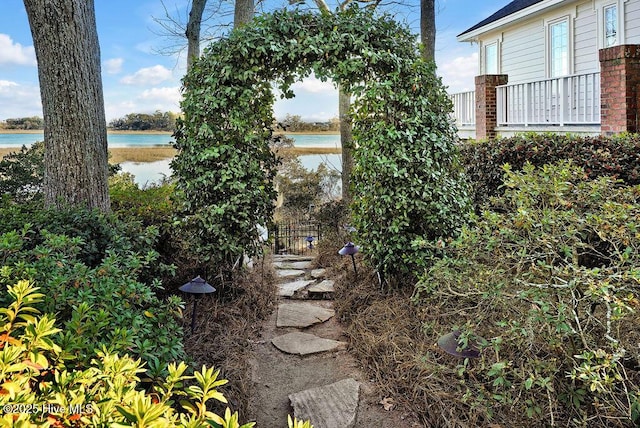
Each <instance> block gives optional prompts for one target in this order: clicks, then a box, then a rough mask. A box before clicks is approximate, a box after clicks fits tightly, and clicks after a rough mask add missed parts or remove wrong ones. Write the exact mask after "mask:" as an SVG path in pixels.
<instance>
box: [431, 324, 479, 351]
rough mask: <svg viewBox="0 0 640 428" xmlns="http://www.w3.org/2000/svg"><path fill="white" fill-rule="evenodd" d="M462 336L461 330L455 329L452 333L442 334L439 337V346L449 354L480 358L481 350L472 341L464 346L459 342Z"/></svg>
mask: <svg viewBox="0 0 640 428" xmlns="http://www.w3.org/2000/svg"><path fill="white" fill-rule="evenodd" d="M459 337H460V331H459V330H454V331H452V332H451V333H447V334H445V335H444V336H440V338H439V339H438V346H439V347H440V348H442V350H444V351H445V352H446V353H447V354H449V355H453V356H454V357H458V358H479V357H480V351H479V350H478V349H477V348H476V347H475V346H474V345H473V344H471V343H467V345H466V346H465V347H464V348H463V347H461V346H460V343H459V342H458V338H459Z"/></svg>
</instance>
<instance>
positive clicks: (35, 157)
mask: <svg viewBox="0 0 640 428" xmlns="http://www.w3.org/2000/svg"><path fill="white" fill-rule="evenodd" d="M43 179H44V142H42V141H40V142H37V143H34V144H33V145H32V146H31V147H28V148H27V147H26V146H22V148H21V149H20V150H19V151H17V152H13V153H9V154H7V155H5V156H4V157H3V158H1V159H0V196H2V195H8V196H10V197H12V198H13V199H14V200H16V201H17V202H20V203H24V202H28V201H31V200H33V199H37V198H38V197H40V196H42V193H41V187H42V181H43Z"/></svg>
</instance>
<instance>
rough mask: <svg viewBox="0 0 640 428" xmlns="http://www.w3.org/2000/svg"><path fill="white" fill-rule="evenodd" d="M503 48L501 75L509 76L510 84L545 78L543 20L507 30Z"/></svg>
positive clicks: (504, 35)
mask: <svg viewBox="0 0 640 428" xmlns="http://www.w3.org/2000/svg"><path fill="white" fill-rule="evenodd" d="M483 39H484V38H483ZM488 40H491V39H488ZM501 48H502V49H501V51H502V61H501V65H502V68H501V73H502V74H507V75H509V83H514V82H522V81H526V80H534V79H540V78H541V77H542V76H544V27H543V25H542V21H541V20H538V19H536V20H535V21H533V22H528V23H525V24H521V25H518V26H512V27H510V28H508V29H506V30H505V31H504V33H503V35H502V46H501Z"/></svg>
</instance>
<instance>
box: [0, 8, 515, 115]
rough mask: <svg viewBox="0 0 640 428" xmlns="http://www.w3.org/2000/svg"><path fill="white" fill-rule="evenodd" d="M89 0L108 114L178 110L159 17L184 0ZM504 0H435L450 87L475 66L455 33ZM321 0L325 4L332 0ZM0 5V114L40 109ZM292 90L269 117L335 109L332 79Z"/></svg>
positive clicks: (13, 17)
mask: <svg viewBox="0 0 640 428" xmlns="http://www.w3.org/2000/svg"><path fill="white" fill-rule="evenodd" d="M94 1H95V8H96V22H97V28H98V39H99V43H100V53H101V58H102V79H103V91H104V98H105V110H106V117H107V122H109V121H111V120H113V119H117V118H121V117H124V116H125V115H126V114H129V113H152V112H154V111H156V110H160V111H173V112H178V111H180V85H181V83H180V81H181V78H182V76H183V75H184V73H185V65H186V60H185V58H184V54H180V53H179V52H175V51H176V47H180V46H181V43H182V41H181V40H179V39H176V38H173V39H172V38H170V37H167V36H166V31H164V30H163V28H162V27H161V25H160V24H159V22H158V21H159V20H162V19H163V18H164V17H165V16H166V15H167V12H168V13H169V14H170V15H171V16H174V17H182V19H183V20H186V18H184V17H185V16H186V13H187V12H186V7H187V4H188V3H189V2H188V1H187V0H94ZM227 1H228V0H227ZM278 1H281V0H265V2H271V3H263V6H261V8H262V9H261V10H262V11H267V10H268V8H269V7H275V6H274V5H277V4H278V3H277V2H278ZM307 1H309V0H307ZM509 1H510V0H480V1H479V0H436V29H437V34H436V64H437V67H438V74H439V75H440V76H441V77H442V79H443V82H444V84H445V85H446V86H447V87H448V88H449V89H448V90H449V92H450V93H455V92H461V91H465V90H472V89H473V81H474V79H473V78H474V76H475V75H476V74H477V70H478V54H477V46H475V45H471V44H469V43H461V42H458V41H457V40H456V36H457V35H458V34H460V33H462V32H463V31H465V30H466V29H468V28H470V27H471V26H473V25H475V24H476V23H478V22H479V21H481V20H482V19H484V18H486V17H488V16H489V15H491V14H492V13H493V12H495V11H497V10H498V9H500V8H501V7H503V6H505V5H506V4H508V3H509ZM210 3H213V1H212V0H210ZM282 3H284V1H283V2H282ZM328 3H329V5H330V6H331V5H332V3H331V0H328ZM395 3H398V2H395ZM400 3H403V5H399V4H396V5H394V6H392V9H390V12H391V13H393V14H394V15H395V16H396V19H398V20H399V21H402V22H405V23H406V24H407V25H409V27H410V28H411V29H412V30H413V31H414V32H415V33H416V34H418V33H419V21H420V18H419V16H420V10H419V0H402V1H400ZM228 4H229V5H230V4H232V3H231V2H228ZM226 8H227V9H228V6H227V7H226ZM0 11H1V13H0V121H2V120H6V119H8V118H18V117H30V116H40V117H42V105H41V102H40V92H39V87H38V72H37V62H36V57H35V52H34V48H33V41H32V38H31V31H30V28H29V22H28V19H27V15H26V12H25V9H24V3H23V1H22V0H2V2H1V3H0ZM211 14H212V16H213V12H211ZM224 19H226V18H221V20H224ZM208 22H213V21H212V20H210V21H208ZM223 31H224V30H223ZM163 34H164V35H163ZM185 43H186V42H185ZM294 91H295V95H296V97H295V98H294V99H292V100H284V101H277V102H276V104H275V105H274V113H275V116H276V118H278V119H281V118H283V117H284V116H285V115H286V114H291V115H299V116H301V117H302V118H303V119H305V120H308V121H325V120H329V119H331V118H333V117H336V116H337V115H338V96H337V91H336V89H335V88H334V86H333V84H332V83H331V82H321V81H319V80H317V79H314V78H309V79H306V80H304V81H302V82H299V83H297V84H296V85H295V86H294Z"/></svg>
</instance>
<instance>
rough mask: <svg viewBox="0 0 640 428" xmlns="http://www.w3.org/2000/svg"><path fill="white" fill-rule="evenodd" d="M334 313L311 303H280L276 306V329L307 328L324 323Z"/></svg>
mask: <svg viewBox="0 0 640 428" xmlns="http://www.w3.org/2000/svg"><path fill="white" fill-rule="evenodd" d="M335 313H336V312H335V311H334V310H333V309H327V308H323V307H322V306H319V305H317V304H313V303H306V302H303V303H281V304H280V305H279V306H278V315H277V318H276V327H299V328H304V327H309V326H312V325H314V324H319V323H322V322H325V321H326V320H328V319H329V318H331V317H332V316H334V315H335Z"/></svg>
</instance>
